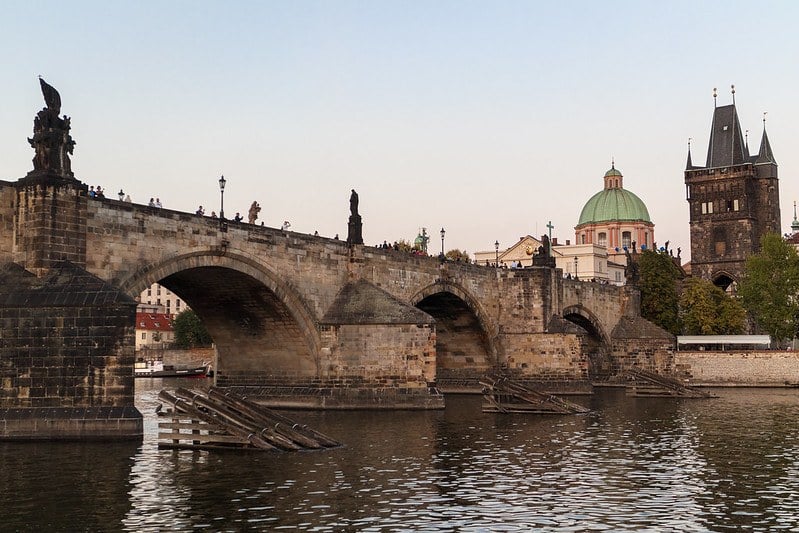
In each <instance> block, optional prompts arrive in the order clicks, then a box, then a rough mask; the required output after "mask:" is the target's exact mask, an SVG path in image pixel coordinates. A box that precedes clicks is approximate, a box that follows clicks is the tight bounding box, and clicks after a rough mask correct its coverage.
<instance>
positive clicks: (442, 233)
mask: <svg viewBox="0 0 799 533" xmlns="http://www.w3.org/2000/svg"><path fill="white" fill-rule="evenodd" d="M445 233H447V232H446V231H444V228H441V260H442V261H443V260H444V257H445V255H444V234H445Z"/></svg>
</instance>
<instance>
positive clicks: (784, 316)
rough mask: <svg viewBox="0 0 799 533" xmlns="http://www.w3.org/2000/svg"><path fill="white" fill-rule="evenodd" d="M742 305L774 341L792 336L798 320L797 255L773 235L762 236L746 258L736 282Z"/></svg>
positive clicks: (798, 283) (798, 260)
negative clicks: (758, 247) (757, 251)
mask: <svg viewBox="0 0 799 533" xmlns="http://www.w3.org/2000/svg"><path fill="white" fill-rule="evenodd" d="M738 294H739V295H740V296H741V301H742V303H743V306H744V308H745V309H746V310H747V311H749V313H750V314H751V315H752V318H753V319H754V320H755V322H756V323H757V325H758V326H759V327H760V328H762V330H763V331H765V332H767V333H768V334H769V335H771V337H772V338H773V339H774V340H776V341H783V340H786V339H790V338H793V337H794V335H796V330H797V321H798V319H799V299H797V296H798V295H799V255H798V254H797V252H796V249H795V248H794V247H793V246H791V244H790V243H788V242H785V240H784V239H783V238H782V237H780V236H779V235H777V234H776V233H769V234H767V235H764V236H763V239H762V240H761V244H760V252H759V253H757V254H754V255H751V256H749V257H748V258H747V260H746V266H745V267H744V275H743V277H742V279H741V282H740V283H739V284H738Z"/></svg>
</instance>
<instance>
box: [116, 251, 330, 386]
mask: <svg viewBox="0 0 799 533" xmlns="http://www.w3.org/2000/svg"><path fill="white" fill-rule="evenodd" d="M153 283H160V284H161V285H163V286H164V287H166V288H168V289H170V290H172V292H174V293H175V294H177V295H179V296H181V298H183V300H184V301H186V303H187V304H188V305H190V306H191V307H192V309H194V310H195V311H197V313H198V315H200V317H201V318H202V319H203V322H205V323H206V325H207V327H208V330H209V333H211V335H212V337H213V338H214V342H215V343H216V345H217V349H218V351H219V354H220V363H219V365H218V368H219V370H220V371H221V370H223V368H224V365H223V364H222V363H221V360H222V358H223V357H228V356H232V355H234V352H236V355H238V354H249V355H251V356H252V357H250V359H252V358H253V357H257V355H258V354H259V353H270V351H271V353H272V355H273V356H274V357H276V359H275V360H282V362H283V367H281V366H280V365H278V368H277V369H278V371H280V372H290V373H295V372H299V373H300V374H303V375H307V374H314V375H318V373H319V360H318V354H319V350H320V346H321V339H320V333H319V328H318V327H317V324H316V320H315V318H314V314H313V312H312V311H311V310H310V308H309V306H308V305H307V304H306V303H305V302H304V300H303V299H302V297H301V296H300V295H299V293H298V292H297V291H296V289H294V288H293V287H292V286H291V285H290V284H288V283H286V282H285V281H283V280H282V279H281V278H280V277H279V276H278V275H277V274H276V273H275V272H274V271H272V270H271V269H269V268H268V267H267V266H266V265H264V264H263V263H261V262H259V261H257V260H256V259H254V258H252V257H249V256H247V255H244V254H240V253H237V252H235V251H221V250H198V251H195V252H191V253H187V254H182V255H179V256H176V257H171V258H169V259H166V260H164V261H161V262H158V263H154V264H149V265H147V266H145V267H144V268H140V269H139V270H138V271H136V272H135V273H133V274H132V275H130V276H129V277H127V278H126V279H123V280H122V281H121V282H120V283H119V287H120V288H121V289H122V290H123V291H124V292H125V293H127V294H129V295H130V296H132V297H137V296H139V295H140V294H141V292H142V291H143V290H145V289H147V288H148V287H150V286H151V285H152V284H153ZM264 289H266V290H264ZM205 295H207V297H206V296H205ZM237 297H238V298H241V299H242V301H243V302H244V304H243V305H242V306H240V307H241V308H240V309H235V310H233V309H232V307H233V302H234V301H235V298H237ZM267 326H272V330H270V331H266V328H267ZM275 327H278V328H283V329H286V332H285V333H284V334H282V335H275V334H274V333H275ZM234 330H235V331H234ZM278 333H280V332H278ZM235 335H239V337H241V338H237V337H236V336H235ZM298 341H299V342H298ZM297 356H299V358H297ZM292 358H294V359H297V360H296V361H291V359H292ZM240 359H241V361H244V360H245V359H246V358H240ZM300 359H303V360H305V361H306V362H305V363H303V364H302V365H300V362H299V360H300ZM289 361H290V362H289ZM286 365H288V366H286ZM292 365H295V366H296V365H300V367H301V368H300V367H296V368H294V367H292ZM239 366H240V367H242V368H241V370H247V367H252V368H249V370H251V371H253V372H256V373H258V372H260V373H263V368H256V367H258V366H259V365H258V364H255V363H253V362H252V361H251V362H249V363H247V364H243V366H242V363H241V362H240V363H239ZM311 366H312V367H313V368H310V367H311ZM289 367H292V368H289Z"/></svg>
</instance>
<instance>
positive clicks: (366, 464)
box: [0, 379, 799, 531]
mask: <svg viewBox="0 0 799 533" xmlns="http://www.w3.org/2000/svg"><path fill="white" fill-rule="evenodd" d="M196 383H197V382H191V381H189V382H185V381H184V382H182V383H181V382H180V380H160V379H153V380H137V382H136V385H137V392H136V403H137V406H138V408H139V409H140V410H141V411H142V413H143V414H144V416H145V437H144V441H143V442H142V443H141V444H137V443H133V444H130V443H123V444H120V443H116V444H110V443H94V444H78V443H71V444H65V443H37V444H16V443H0V530H2V531H14V530H21V531H85V530H88V531H165V530H170V531H244V530H248V531H259V530H262V531H282V530H288V531H291V530H297V531H531V530H537V531H603V530H604V531H622V530H627V531H725V530H750V531H774V530H787V531H799V459H797V458H798V457H799V421H798V420H799V419H798V417H799V390H794V389H720V390H717V391H716V392H718V394H719V395H720V398H718V399H711V400H674V399H642V398H628V397H625V395H624V393H623V391H618V390H600V391H598V392H597V394H595V395H594V396H592V397H582V398H577V399H576V401H578V402H580V403H583V404H584V405H586V406H589V407H591V409H592V412H591V413H589V414H587V415H569V416H554V417H553V416H536V415H521V414H518V415H501V414H487V413H482V412H481V409H480V398H479V397H475V396H449V397H447V407H446V409H445V410H444V411H437V412H411V411H400V412H372V411H345V412H302V411H299V412H293V413H290V414H289V416H291V417H293V418H295V419H297V420H298V421H301V422H303V423H308V424H309V425H311V426H312V427H314V428H316V429H318V430H320V431H322V432H323V433H326V434H328V435H330V436H332V437H334V438H336V439H338V440H340V441H342V442H344V443H345V446H344V447H342V448H338V449H334V450H327V451H321V452H301V453H273V452H250V453H242V452H192V451H172V450H158V448H157V442H156V433H157V420H156V416H155V414H154V408H155V407H156V405H157V404H158V403H159V401H158V399H157V394H158V391H159V390H160V389H161V388H162V387H169V388H174V387H175V386H186V385H187V384H188V386H193V385H196Z"/></svg>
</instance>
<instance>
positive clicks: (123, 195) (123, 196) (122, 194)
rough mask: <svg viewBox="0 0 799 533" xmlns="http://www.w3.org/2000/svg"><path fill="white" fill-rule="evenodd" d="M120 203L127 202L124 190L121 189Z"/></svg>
mask: <svg viewBox="0 0 799 533" xmlns="http://www.w3.org/2000/svg"><path fill="white" fill-rule="evenodd" d="M119 201H120V202H124V201H125V193H124V192H123V191H122V189H119Z"/></svg>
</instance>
